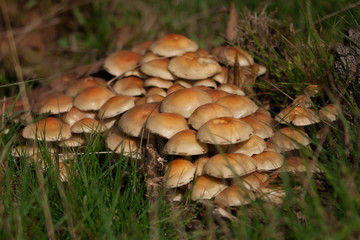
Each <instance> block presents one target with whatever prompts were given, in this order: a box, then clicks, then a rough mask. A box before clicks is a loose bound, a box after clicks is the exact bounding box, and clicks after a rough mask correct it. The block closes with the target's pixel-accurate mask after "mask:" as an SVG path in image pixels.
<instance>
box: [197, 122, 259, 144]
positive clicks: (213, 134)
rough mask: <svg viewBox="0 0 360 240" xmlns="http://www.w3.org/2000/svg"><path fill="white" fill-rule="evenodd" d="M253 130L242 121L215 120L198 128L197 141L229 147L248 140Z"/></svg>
mask: <svg viewBox="0 0 360 240" xmlns="http://www.w3.org/2000/svg"><path fill="white" fill-rule="evenodd" d="M253 134H254V130H253V129H252V128H251V127H250V125H249V124H247V123H246V122H244V121H241V120H239V119H236V118H233V117H221V118H215V119H212V120H210V121H208V122H206V123H205V124H204V125H202V126H201V127H200V128H199V131H198V133H197V139H198V140H199V141H200V142H204V143H210V144H220V145H229V144H235V143H238V142H243V141H246V140H248V139H249V138H250V137H251V136H252V135H253Z"/></svg>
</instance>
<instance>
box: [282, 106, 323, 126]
mask: <svg viewBox="0 0 360 240" xmlns="http://www.w3.org/2000/svg"><path fill="white" fill-rule="evenodd" d="M275 120H276V121H278V122H280V123H284V124H287V123H290V122H292V124H293V125H295V126H307V125H311V124H314V123H318V122H320V119H319V117H318V115H317V114H316V112H315V111H313V110H311V109H309V108H304V107H300V106H297V107H292V106H290V107H287V108H285V109H284V110H282V111H281V112H280V113H279V114H278V115H276V116H275Z"/></svg>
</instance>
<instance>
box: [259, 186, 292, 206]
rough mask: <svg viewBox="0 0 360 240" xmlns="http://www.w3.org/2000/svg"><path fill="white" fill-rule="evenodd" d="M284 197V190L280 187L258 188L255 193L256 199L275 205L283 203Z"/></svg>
mask: <svg viewBox="0 0 360 240" xmlns="http://www.w3.org/2000/svg"><path fill="white" fill-rule="evenodd" d="M285 195H286V193H285V190H284V189H283V188H282V187H277V186H272V187H260V188H259V189H258V190H257V192H256V196H257V198H258V199H260V200H262V201H264V202H269V203H272V204H277V205H279V204H282V203H283V202H284V198H285Z"/></svg>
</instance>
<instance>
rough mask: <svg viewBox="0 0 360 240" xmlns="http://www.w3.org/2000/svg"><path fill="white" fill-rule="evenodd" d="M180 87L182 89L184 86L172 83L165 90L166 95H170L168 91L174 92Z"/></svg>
mask: <svg viewBox="0 0 360 240" xmlns="http://www.w3.org/2000/svg"><path fill="white" fill-rule="evenodd" d="M180 89H184V87H183V86H181V85H180V84H173V85H171V86H170V87H169V88H168V90H167V91H166V95H170V93H173V92H175V91H177V90H180Z"/></svg>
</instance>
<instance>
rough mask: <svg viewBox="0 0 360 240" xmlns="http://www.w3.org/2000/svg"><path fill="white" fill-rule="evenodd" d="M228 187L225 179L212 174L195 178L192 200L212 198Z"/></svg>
mask: <svg viewBox="0 0 360 240" xmlns="http://www.w3.org/2000/svg"><path fill="white" fill-rule="evenodd" d="M226 187H227V185H226V183H224V181H221V180H220V179H216V178H214V177H210V176H201V177H198V178H196V179H195V180H194V185H193V189H192V193H191V200H193V201H196V200H200V199H211V198H213V197H215V196H216V195H217V194H218V193H219V192H221V191H222V190H224V189H225V188H226Z"/></svg>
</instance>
